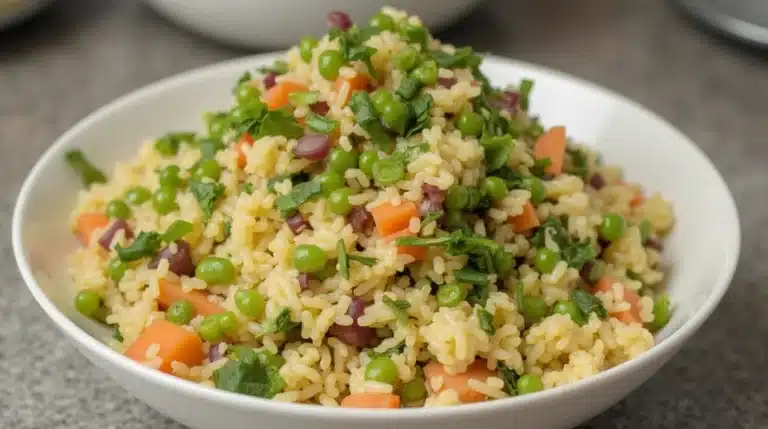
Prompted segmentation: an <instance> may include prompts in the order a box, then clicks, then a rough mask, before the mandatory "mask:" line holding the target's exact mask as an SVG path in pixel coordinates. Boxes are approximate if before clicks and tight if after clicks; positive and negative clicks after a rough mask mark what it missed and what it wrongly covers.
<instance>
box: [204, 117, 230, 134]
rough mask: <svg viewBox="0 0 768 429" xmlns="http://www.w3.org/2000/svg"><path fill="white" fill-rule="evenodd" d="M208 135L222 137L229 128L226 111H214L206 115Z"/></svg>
mask: <svg viewBox="0 0 768 429" xmlns="http://www.w3.org/2000/svg"><path fill="white" fill-rule="evenodd" d="M205 119H206V123H207V129H208V135H209V136H211V137H213V138H221V137H222V136H223V135H224V133H225V132H226V131H227V128H229V122H228V119H227V115H226V113H213V114H209V115H206V117H205Z"/></svg>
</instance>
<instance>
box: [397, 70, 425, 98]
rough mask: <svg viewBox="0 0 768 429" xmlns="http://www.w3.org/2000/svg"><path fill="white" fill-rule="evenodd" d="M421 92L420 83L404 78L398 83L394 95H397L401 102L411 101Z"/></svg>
mask: <svg viewBox="0 0 768 429" xmlns="http://www.w3.org/2000/svg"><path fill="white" fill-rule="evenodd" d="M420 90H421V81H420V80H418V79H416V78H413V77H410V76H406V77H404V78H403V79H402V80H401V81H400V86H399V87H398V88H397V90H396V91H395V94H397V95H399V96H400V98H402V99H403V100H411V99H413V97H415V96H416V94H418V93H419V91H420Z"/></svg>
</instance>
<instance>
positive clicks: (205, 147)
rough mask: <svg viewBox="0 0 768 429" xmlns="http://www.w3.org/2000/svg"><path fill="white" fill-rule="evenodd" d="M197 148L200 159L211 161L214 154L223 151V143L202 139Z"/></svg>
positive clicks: (212, 139) (211, 139)
mask: <svg viewBox="0 0 768 429" xmlns="http://www.w3.org/2000/svg"><path fill="white" fill-rule="evenodd" d="M197 148H198V149H199V150H200V154H201V156H202V159H213V158H215V157H216V152H218V151H220V150H222V149H224V143H222V142H221V140H219V139H214V138H203V139H200V141H199V142H198V143H197Z"/></svg>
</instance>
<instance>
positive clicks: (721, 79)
mask: <svg viewBox="0 0 768 429" xmlns="http://www.w3.org/2000/svg"><path fill="white" fill-rule="evenodd" d="M577 3H578V4H579V8H576V7H573V6H569V5H570V4H577ZM441 36H442V37H443V38H445V39H447V40H449V41H452V42H454V43H462V44H464V43H469V44H473V45H475V46H476V47H477V48H478V49H480V50H485V51H490V52H493V53H496V54H501V55H506V56H510V57H514V58H519V59H522V60H526V61H531V62H536V63H541V64H544V65H547V66H550V67H554V68H557V69H561V70H564V71H566V72H568V73H572V74H574V75H577V76H580V77H583V78H586V79H589V80H592V81H595V82H597V83H599V84H601V85H604V86H606V87H608V88H611V89H614V90H616V91H619V92H621V93H624V94H626V95H627V96H629V97H630V98H633V99H635V100H637V101H639V102H640V103H642V104H644V105H646V106H648V107H649V108H651V109H652V110H655V111H657V112H658V113H660V114H661V115H662V116H664V117H666V118H667V119H669V120H670V121H671V122H672V123H674V124H676V125H677V126H679V127H680V128H681V129H682V130H683V131H684V132H685V133H687V134H688V135H689V136H691V137H692V138H693V140H694V141H696V142H697V143H698V144H699V145H700V146H701V148H702V149H703V150H704V151H705V152H706V153H707V154H708V155H709V156H710V158H712V160H713V161H714V163H715V165H716V166H717V167H718V168H719V169H720V171H721V172H722V173H723V175H724V176H725V179H726V180H727V182H728V184H729V186H730V188H731V190H732V191H733V193H734V195H735V197H736V202H737V204H738V206H739V209H740V211H741V220H742V225H743V227H744V231H745V233H744V244H743V246H744V247H743V253H742V259H741V261H740V265H739V270H738V272H737V273H736V276H735V278H734V280H733V284H732V286H731V290H730V292H729V293H728V294H727V296H726V297H725V299H724V300H723V302H722V304H721V305H720V307H719V308H718V309H717V310H716V311H715V313H714V314H713V315H712V317H711V319H710V320H709V321H708V322H707V323H706V324H705V325H704V326H703V327H702V328H701V330H700V331H699V333H698V334H697V335H696V336H695V337H694V338H693V339H692V340H691V341H690V342H689V344H688V345H687V346H686V347H685V348H684V350H683V351H682V352H681V353H680V354H679V355H677V356H676V357H675V358H673V359H672V360H671V362H669V364H668V365H666V366H665V367H664V369H662V370H661V371H660V372H659V373H658V374H657V375H656V376H655V377H653V378H652V379H651V380H650V381H648V382H647V383H645V384H644V385H643V386H642V387H641V388H639V389H638V390H637V391H636V392H634V393H633V394H632V395H630V396H629V397H628V398H626V399H625V400H624V401H622V402H620V403H619V404H617V405H616V406H614V407H613V408H611V409H610V410H608V411H606V412H605V413H603V414H602V415H600V416H598V417H596V418H595V419H593V420H592V421H591V422H588V423H586V424H585V425H584V426H583V428H633V429H634V428H637V429H640V428H643V429H645V428H676V429H681V428H693V427H696V428H702V427H708V428H710V427H711V428H738V429H747V428H759V427H763V428H764V427H768V370H766V367H765V364H766V348H768V311H766V308H768V307H767V306H766V305H767V304H768V284H766V283H767V282H766V280H767V277H768V276H767V274H768V268H766V267H768V264H765V259H764V257H765V254H764V253H763V252H764V251H765V249H766V247H768V246H767V245H766V243H768V232H767V231H768V229H766V227H765V226H766V224H768V210H764V208H765V206H766V194H765V188H764V186H765V184H766V183H768V168H766V167H768V142H766V141H765V136H766V135H767V134H768V119H767V118H768V84H766V82H768V56H766V53H765V52H759V51H752V50H747V49H744V48H741V47H739V46H736V45H734V44H731V43H729V42H726V41H723V40H721V39H719V38H717V37H714V36H712V35H711V34H709V33H708V32H702V31H701V29H700V28H698V27H697V26H694V25H692V24H691V22H690V21H689V20H687V19H684V18H683V17H681V16H680V14H679V13H678V12H677V10H676V9H675V8H673V7H671V5H670V4H668V3H667V2H664V1H662V0H644V1H631V2H630V1H613V0H605V1H598V0H584V1H581V2H562V1H560V2H558V1H556V0H530V1H504V2H502V1H491V2H489V3H488V4H487V5H486V6H484V7H483V8H482V9H480V10H478V11H476V12H474V13H473V14H472V15H471V16H469V17H468V18H467V19H466V20H465V21H463V22H462V23H461V24H459V25H457V26H455V27H453V28H452V29H449V30H448V31H446V32H444V33H443V34H441ZM245 54H247V52H243V51H238V50H233V49H230V48H227V47H223V46H220V45H218V44H216V43H214V42H210V41H207V40H204V39H201V38H198V37H197V36H194V35H190V34H189V33H187V32H185V31H183V30H180V29H178V28H176V27H174V26H172V25H170V24H168V23H166V22H165V21H164V20H162V19H161V18H159V17H158V16H157V15H155V14H154V13H153V12H152V11H150V10H149V9H147V8H146V7H143V6H141V5H140V4H139V3H138V2H133V1H118V0H115V1H107V0H67V1H63V0H60V1H58V2H56V4H55V5H54V6H53V8H52V9H50V10H48V11H47V12H45V13H44V14H42V15H40V16H39V17H37V18H35V19H34V20H32V21H31V22H29V23H27V24H25V25H23V26H22V27H20V28H16V29H14V30H12V31H10V32H4V33H0V147H2V154H3V155H2V158H1V159H0V197H1V198H0V226H2V228H0V234H2V239H1V240H0V251H1V254H0V256H1V259H0V375H2V383H0V427H1V428H36V429H37V428H40V429H42V428H59V429H67V428H94V429H95V428H99V429H103V428H131V429H132V428H137V429H138V428H150V427H151V428H160V427H163V428H179V427H180V426H179V425H177V424H176V423H173V422H171V421H169V420H167V419H165V418H164V417H162V416H160V415H159V414H157V413H156V412H154V411H153V410H151V409H150V408H148V407H147V406H145V405H143V404H141V403H139V402H138V401H137V400H134V399H132V398H130V397H129V396H128V395H127V394H126V393H125V392H123V390H122V389H121V388H120V387H118V386H117V385H115V384H114V383H113V382H112V381H111V380H110V379H109V378H108V377H107V376H106V375H105V374H103V373H102V372H100V371H99V370H97V369H96V368H95V367H93V366H92V365H91V364H90V363H88V362H87V361H86V360H85V359H84V358H83V357H82V356H80V354H78V353H77V351H76V350H75V349H74V348H73V347H72V346H70V345H69V344H68V343H67V341H66V340H65V339H64V338H63V337H62V335H61V334H60V333H59V332H58V330H57V328H56V327H55V326H54V325H53V324H52V323H51V322H50V321H48V320H47V318H46V316H45V315H44V314H43V312H42V311H41V310H40V309H39V308H38V306H37V304H36V303H35V302H34V301H33V299H32V297H31V296H30V294H29V293H28V292H27V291H26V289H25V288H24V286H23V284H22V281H21V279H20V277H19V275H18V272H17V270H16V266H15V263H14V261H13V256H12V252H11V246H10V231H9V226H10V216H11V211H12V208H13V204H14V200H15V197H16V193H17V191H18V188H19V186H20V185H21V182H22V180H23V178H24V176H25V174H26V172H27V171H28V170H29V168H30V167H31V166H32V165H33V163H34V162H35V160H36V159H37V158H38V156H39V155H40V154H41V153H42V152H43V151H44V150H45V149H46V148H47V147H48V146H49V145H50V144H51V143H52V142H53V141H54V140H55V139H56V137H57V136H58V135H59V134H61V133H62V132H63V131H65V130H66V129H67V128H69V127H70V126H72V125H73V124H74V123H75V122H77V121H78V120H79V119H80V118H82V117H83V116H85V115H86V114H88V113H89V112H91V111H93V110H94V109H96V108H98V107H99V106H101V105H103V104H105V103H107V102H109V101H110V100H112V99H113V98H115V97H117V96H119V95H121V94H123V93H126V92H128V91H131V90H133V89H136V88H138V87H140V86H142V85H145V84H147V83H150V82H152V81H154V80H157V79H159V78H162V77H165V76H168V75H171V74H174V73H177V72H180V71H183V70H186V69H189V68H192V67H197V66H201V65H204V64H209V63H212V62H216V61H220V60H224V59H228V58H233V57H237V56H241V55H245ZM702 192H706V190H704V189H703V190H702ZM716 227H717V226H716V225H713V228H716Z"/></svg>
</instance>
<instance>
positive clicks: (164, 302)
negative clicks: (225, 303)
mask: <svg viewBox="0 0 768 429" xmlns="http://www.w3.org/2000/svg"><path fill="white" fill-rule="evenodd" d="M159 286H160V288H159V289H160V293H159V294H158V296H157V302H158V303H160V306H161V307H163V308H168V307H169V306H170V305H171V304H172V303H173V302H174V301H179V300H187V301H189V302H190V303H191V304H192V306H194V307H195V311H196V312H197V314H201V315H203V316H208V315H210V314H219V313H224V311H225V310H224V309H223V308H221V307H219V306H218V305H216V304H215V303H213V302H211V301H209V300H208V295H207V294H206V293H204V292H200V291H197V290H192V291H189V292H185V291H184V290H183V289H182V288H181V285H179V284H178V283H174V282H170V281H168V280H165V279H161V280H160V283H159Z"/></svg>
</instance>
